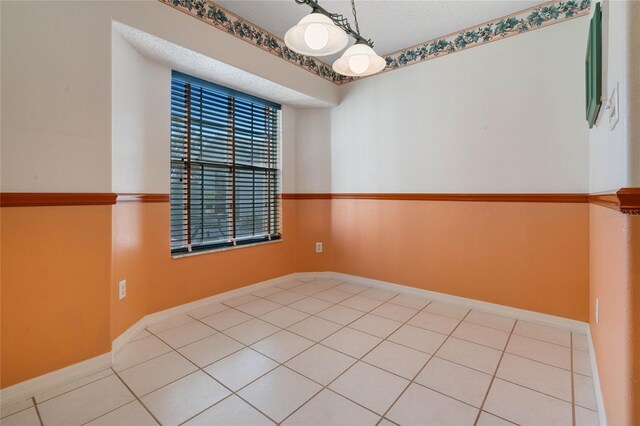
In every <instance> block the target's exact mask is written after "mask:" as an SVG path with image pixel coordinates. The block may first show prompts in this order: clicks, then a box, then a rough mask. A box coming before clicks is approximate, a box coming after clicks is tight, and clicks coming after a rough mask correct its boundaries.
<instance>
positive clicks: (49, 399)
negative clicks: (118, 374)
mask: <svg viewBox="0 0 640 426" xmlns="http://www.w3.org/2000/svg"><path fill="white" fill-rule="evenodd" d="M163 355H164V354H163ZM153 358H157V357H153ZM153 358H151V359H153ZM104 370H111V373H112V374H109V375H107V376H104V377H100V378H99V379H96V380H93V381H91V382H89V383H85V384H83V385H80V386H78V387H77V388H73V389H69V390H68V391H65V392H62V393H59V394H58V395H55V396H52V397H51V398H47V399H43V400H42V401H40V402H38V401H36V398H35V395H34V396H33V402H34V403H35V404H36V405H37V404H44V403H45V402H48V401H51V400H52V399H54V398H57V397H59V396H62V395H66V394H68V393H69V392H73V391H74V390H77V389H81V388H83V387H85V386H89V385H91V384H93V383H95V382H99V381H100V380H104V379H106V378H107V377H109V376H111V375H113V374H115V371H114V370H113V368H111V367H109V368H105V369H104ZM101 371H103V370H100V371H98V372H97V373H94V374H98V373H100V372H101ZM86 377H89V376H86ZM79 380H82V378H79V379H77V380H74V381H73V382H69V383H67V384H66V385H60V387H63V386H67V385H70V384H73V383H75V382H77V381H79ZM52 390H53V389H52Z"/></svg>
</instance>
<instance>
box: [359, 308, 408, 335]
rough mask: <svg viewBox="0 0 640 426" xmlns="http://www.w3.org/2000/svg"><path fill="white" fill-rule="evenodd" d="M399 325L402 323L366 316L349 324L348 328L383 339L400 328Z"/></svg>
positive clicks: (375, 316)
mask: <svg viewBox="0 0 640 426" xmlns="http://www.w3.org/2000/svg"><path fill="white" fill-rule="evenodd" d="M401 325H402V323H401V322H398V321H393V320H390V319H387V318H382V317H379V316H377V315H371V314H367V315H365V316H363V317H362V318H359V319H357V320H356V321H354V322H352V323H351V324H349V327H350V328H353V329H356V330H358V331H363V332H365V333H369V334H373V335H374V336H378V337H382V338H383V339H384V338H385V337H387V336H389V335H390V334H391V333H393V332H394V331H396V330H397V329H398V328H400V326H401Z"/></svg>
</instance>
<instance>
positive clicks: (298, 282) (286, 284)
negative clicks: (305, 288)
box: [276, 280, 304, 290]
mask: <svg viewBox="0 0 640 426" xmlns="http://www.w3.org/2000/svg"><path fill="white" fill-rule="evenodd" d="M302 284H304V282H303V281H302V280H291V281H287V282H284V283H280V284H276V287H280V288H282V289H285V290H289V289H291V288H293V287H298V286H300V285H302Z"/></svg>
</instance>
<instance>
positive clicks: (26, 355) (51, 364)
mask: <svg viewBox="0 0 640 426" xmlns="http://www.w3.org/2000/svg"><path fill="white" fill-rule="evenodd" d="M0 214H1V217H0V220H1V221H2V232H1V234H2V236H1V239H0V246H1V250H2V254H1V268H2V271H1V274H0V282H1V288H0V290H1V294H2V301H1V306H0V307H1V310H2V315H1V318H0V322H1V329H2V345H1V351H2V363H1V370H2V377H1V385H2V387H3V388H4V387H7V386H10V385H13V384H15V383H18V382H22V381H24V380H27V379H30V378H33V377H36V376H39V375H41V374H45V373H48V372H50V371H53V370H57V369H59V368H63V367H66V366H68V365H71V364H74V363H77V362H80V361H84V360H86V359H89V358H92V357H95V356H98V355H101V354H103V353H105V352H108V351H110V350H111V339H110V338H109V337H110V335H109V329H110V312H109V283H110V280H111V255H110V253H111V206H108V205H107V206H78V207H26V208H25V207H3V208H2V209H1V212H0Z"/></svg>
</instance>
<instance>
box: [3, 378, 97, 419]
mask: <svg viewBox="0 0 640 426" xmlns="http://www.w3.org/2000/svg"><path fill="white" fill-rule="evenodd" d="M83 384H84V383H83ZM78 386H82V384H81V385H78ZM72 389H74V388H72ZM64 392H66V391H64ZM62 393H63V392H62ZM54 396H55V395H54ZM0 407H1V408H0V417H1V418H3V419H4V418H5V417H8V416H10V415H12V414H16V413H17V412H19V411H22V410H25V409H27V408H29V407H33V399H32V398H24V399H22V400H21V401H18V402H11V403H9V404H7V403H6V402H5V401H0Z"/></svg>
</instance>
